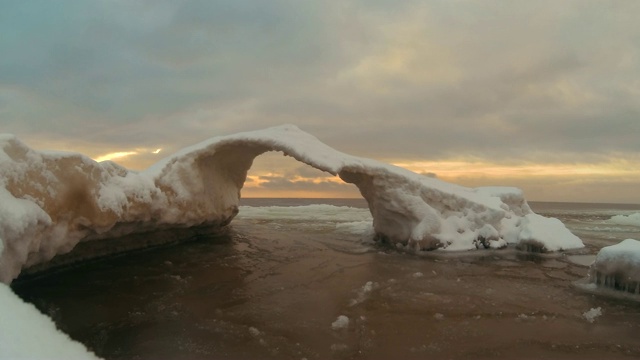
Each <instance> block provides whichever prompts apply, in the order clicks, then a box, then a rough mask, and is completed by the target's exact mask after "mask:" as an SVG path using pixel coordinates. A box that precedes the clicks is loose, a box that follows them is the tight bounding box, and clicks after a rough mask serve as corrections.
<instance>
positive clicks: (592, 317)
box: [582, 307, 602, 323]
mask: <svg viewBox="0 0 640 360" xmlns="http://www.w3.org/2000/svg"><path fill="white" fill-rule="evenodd" d="M601 315H602V308H600V307H597V308H591V309H590V310H589V311H587V312H585V313H583V314H582V317H584V318H585V319H586V320H587V321H588V322H590V323H593V322H594V321H596V318H597V317H599V316H601Z"/></svg>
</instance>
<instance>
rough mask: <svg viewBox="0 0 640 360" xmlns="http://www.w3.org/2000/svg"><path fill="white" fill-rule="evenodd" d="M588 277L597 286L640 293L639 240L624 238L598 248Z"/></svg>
mask: <svg viewBox="0 0 640 360" xmlns="http://www.w3.org/2000/svg"><path fill="white" fill-rule="evenodd" d="M589 279H590V281H591V282H592V283H593V284H595V285H596V286H598V287H603V288H609V289H613V290H619V291H624V292H628V293H631V294H635V295H640V241H638V240H634V239H626V240H624V241H622V242H620V243H619V244H616V245H611V246H605V247H603V248H602V249H600V251H599V252H598V255H597V256H596V261H595V262H594V263H593V265H591V268H590V270H589Z"/></svg>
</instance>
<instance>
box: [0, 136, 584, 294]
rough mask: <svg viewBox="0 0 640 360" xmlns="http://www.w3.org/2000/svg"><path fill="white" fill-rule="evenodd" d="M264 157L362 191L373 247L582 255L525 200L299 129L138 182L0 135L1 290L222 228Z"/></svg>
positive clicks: (236, 139)
mask: <svg viewBox="0 0 640 360" xmlns="http://www.w3.org/2000/svg"><path fill="white" fill-rule="evenodd" d="M266 151H281V152H283V153H284V154H285V155H288V156H292V157H293V158H295V159H297V160H298V161H301V162H303V163H305V164H308V165H310V166H312V167H314V168H316V169H320V170H323V171H326V172H328V173H331V174H333V175H338V176H340V178H341V179H343V180H344V181H346V182H349V183H353V184H355V185H356V186H357V187H358V188H359V189H360V192H361V194H362V196H363V197H364V198H365V199H366V200H367V202H368V205H369V210H370V212H371V215H372V217H373V228H374V230H375V232H376V234H377V237H378V238H380V239H384V240H386V241H390V242H392V243H397V244H402V245H405V246H409V247H412V248H416V249H422V250H429V249H437V248H439V249H445V250H469V249H476V248H483V247H486V248H498V247H501V246H504V245H505V244H507V243H513V244H519V245H523V246H525V245H526V246H525V247H526V248H529V249H536V250H539V251H555V250H563V249H570V248H578V247H582V246H583V244H582V242H581V241H580V240H579V239H578V238H577V237H575V236H574V235H573V234H571V233H570V232H569V231H568V230H567V229H566V228H565V227H564V226H563V225H562V224H561V223H559V222H558V221H555V220H551V219H546V218H543V217H541V216H538V215H536V214H534V213H533V212H532V211H531V209H530V208H529V206H528V204H527V202H526V201H525V199H524V197H523V195H522V191H520V190H519V189H515V188H479V189H469V188H465V187H462V186H457V185H453V184H449V183H445V182H443V181H441V180H439V179H435V178H429V177H425V176H422V175H418V174H416V173H413V172H411V171H408V170H406V169H402V168H399V167H396V166H392V165H388V164H383V163H380V162H377V161H374V160H370V159H363V158H358V157H354V156H351V155H347V154H344V153H341V152H339V151H336V150H334V149H332V148H331V147H329V146H327V145H325V144H324V143H322V142H320V141H319V140H318V139H316V138H315V137H313V136H312V135H310V134H307V133H305V132H303V131H301V130H300V129H298V128H297V127H295V126H293V125H284V126H278V127H273V128H268V129H264V130H259V131H253V132H245V133H238V134H234V135H229V136H221V137H214V138H211V139H209V140H207V141H204V142H202V143H199V144H196V145H194V146H191V147H188V148H185V149H183V150H181V151H179V152H178V153H176V154H174V155H172V156H170V157H168V158H166V159H164V160H162V161H160V162H158V163H157V164H155V165H154V166H152V167H150V168H149V169H148V170H146V171H142V172H139V173H138V172H132V171H129V170H127V169H125V168H123V167H121V166H118V165H116V164H114V163H112V162H102V163H97V162H95V161H93V160H91V159H89V158H88V157H86V156H83V155H80V154H70V153H51V152H39V151H34V150H32V149H30V148H28V147H27V146H26V145H25V144H24V143H22V142H21V141H20V140H18V139H17V138H16V137H15V136H12V135H0V239H1V245H0V251H1V253H0V281H2V282H5V283H9V282H11V280H12V279H14V278H15V277H16V276H17V275H18V274H19V273H20V271H21V269H23V268H25V267H29V266H32V265H35V264H39V263H45V262H48V261H49V260H51V259H52V258H53V257H54V256H56V255H58V254H63V253H67V252H69V251H71V250H72V249H73V248H74V247H75V246H76V244H78V243H79V242H92V241H93V242H95V241H97V240H102V239H107V238H114V237H118V236H123V235H127V234H131V233H135V232H146V231H150V230H156V229H164V228H176V227H193V226H199V225H207V226H224V225H226V224H228V223H229V222H230V221H231V220H232V219H233V217H234V216H235V215H236V214H237V213H238V200H239V198H240V190H241V189H242V186H243V184H244V181H245V180H246V176H247V171H248V170H249V168H250V167H251V165H252V163H253V159H254V158H255V157H256V156H258V155H260V154H262V153H264V152H266ZM88 244H91V243H88ZM135 246H136V244H135V243H134V244H131V247H135Z"/></svg>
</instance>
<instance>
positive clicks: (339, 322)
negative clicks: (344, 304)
mask: <svg viewBox="0 0 640 360" xmlns="http://www.w3.org/2000/svg"><path fill="white" fill-rule="evenodd" d="M348 326H349V318H348V317H346V316H344V315H340V316H338V318H337V319H336V321H334V322H333V323H331V328H332V329H333V330H340V329H345V328H347V327H348Z"/></svg>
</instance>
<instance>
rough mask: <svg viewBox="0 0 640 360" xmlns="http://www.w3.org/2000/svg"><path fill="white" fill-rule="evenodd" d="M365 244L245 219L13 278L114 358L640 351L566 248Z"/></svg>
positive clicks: (624, 319)
mask: <svg viewBox="0 0 640 360" xmlns="http://www.w3.org/2000/svg"><path fill="white" fill-rule="evenodd" d="M347 240H348V241H347ZM365 248H366V249H368V251H363V245H362V243H360V242H358V241H357V240H356V241H354V240H353V239H339V241H338V240H336V239H331V238H328V236H327V235H326V234H313V233H310V232H305V231H296V230H295V228H293V227H289V228H287V230H286V232H283V231H282V229H279V228H278V227H277V226H273V224H269V223H264V224H261V223H260V222H257V221H249V220H246V221H238V222H236V223H234V225H233V229H232V230H230V231H229V232H228V233H227V234H223V235H215V236H214V235H212V236H206V235H200V237H199V239H197V240H196V241H193V242H189V243H183V244H178V245H174V246H167V247H163V248H158V249H155V250H150V251H141V252H137V253H135V254H131V255H128V256H123V257H116V258H111V259H107V260H103V261H96V262H93V263H88V264H84V265H82V266H79V267H77V268H75V269H73V270H72V271H62V272H58V273H53V274H51V275H49V276H46V277H42V278H37V279H31V280H29V281H23V282H18V283H16V284H14V289H15V291H16V293H18V294H19V295H20V296H22V297H23V298H25V299H27V300H29V301H31V302H33V303H34V304H36V306H38V308H40V309H41V310H42V311H43V312H45V313H46V314H48V315H49V316H51V317H52V318H53V319H54V320H55V321H56V323H57V324H58V325H59V327H60V328H61V329H62V330H63V331H65V332H67V333H68V334H70V336H71V337H73V338H74V339H77V340H80V341H81V342H83V343H84V344H86V345H87V346H88V347H89V348H91V349H92V350H94V351H95V352H96V353H97V354H98V355H101V356H104V357H106V358H109V359H133V358H136V359H157V358H163V359H170V358H189V359H198V358H201V359H211V358H229V359H264V358H274V359H303V358H307V359H327V358H337V359H352V358H361V359H389V358H405V359H413V358H415V359H423V358H472V359H478V358H491V359H493V358H503V359H513V358H521V359H524V358H530V359H533V358H536V359H537V358H554V359H556V358H557V359H603V358H607V359H615V358H631V357H637V356H640V341H639V340H638V339H637V334H638V333H639V331H640V309H639V308H638V306H637V303H634V302H628V301H622V300H609V299H606V298H603V297H598V296H594V295H590V294H586V293H583V292H580V291H578V290H576V289H575V288H573V287H572V286H571V283H572V282H573V281H575V280H577V279H580V278H582V277H584V276H585V275H586V273H587V267H586V265H584V264H582V263H580V262H576V261H570V259H569V258H568V256H566V255H563V254H559V255H555V256H544V255H529V254H523V253H522V252H519V251H516V250H512V249H508V250H504V251H492V252H483V253H482V255H479V256H416V255H415V254H410V253H403V252H400V251H397V250H396V249H391V248H385V247H380V246H371V245H367V246H366V247H365ZM597 307H601V308H602V313H603V314H602V315H601V316H599V317H597V318H596V319H595V320H594V322H593V323H591V322H589V321H587V319H585V317H584V316H583V314H584V313H585V312H586V311H588V310H590V309H592V308H597ZM339 316H345V317H347V318H348V319H349V321H348V324H347V325H345V326H343V327H342V326H339V327H335V326H334V327H332V323H334V322H336V321H337V319H338V318H339Z"/></svg>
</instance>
